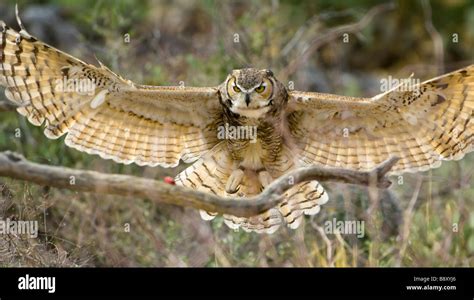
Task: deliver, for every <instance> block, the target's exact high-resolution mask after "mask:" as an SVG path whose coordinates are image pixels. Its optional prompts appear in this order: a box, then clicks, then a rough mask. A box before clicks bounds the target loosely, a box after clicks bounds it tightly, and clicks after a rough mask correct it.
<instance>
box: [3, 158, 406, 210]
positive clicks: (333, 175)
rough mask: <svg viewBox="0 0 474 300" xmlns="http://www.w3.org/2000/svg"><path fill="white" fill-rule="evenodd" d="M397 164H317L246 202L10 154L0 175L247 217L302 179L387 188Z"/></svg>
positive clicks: (392, 160) (275, 201)
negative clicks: (362, 167)
mask: <svg viewBox="0 0 474 300" xmlns="http://www.w3.org/2000/svg"><path fill="white" fill-rule="evenodd" d="M397 161H398V158H395V157H392V158H390V159H388V160H386V161H385V162H383V163H381V164H380V165H379V166H377V167H376V168H375V169H374V170H372V171H371V172H359V171H352V170H346V169H336V168H321V167H317V166H312V167H304V168H300V169H297V170H293V171H291V172H289V173H288V174H286V175H283V176H281V177H280V178H278V179H277V180H275V181H274V182H273V183H272V184H270V185H269V186H268V187H267V188H266V189H265V190H264V191H263V192H262V193H261V194H259V195H257V196H255V197H250V198H238V197H230V198H221V197H219V196H216V195H213V194H208V193H203V192H199V191H196V190H193V189H189V188H186V187H182V186H175V185H171V184H167V183H164V182H160V181H156V180H153V179H146V178H139V177H135V176H129V175H119V174H104V173H99V172H95V171H84V170H76V169H70V168H65V167H53V166H47V165H41V164H37V163H34V162H30V161H28V160H26V159H25V158H24V157H23V156H21V155H19V154H16V153H13V152H10V151H5V152H0V176H4V177H10V178H14V179H20V180H25V181H30V182H33V183H36V184H39V185H44V186H52V187H56V188H65V189H69V190H74V191H82V192H93V193H100V194H113V195H121V196H133V197H139V198H148V199H150V200H152V201H155V202H159V203H167V204H174V205H179V206H188V207H194V208H197V209H203V210H206V211H212V212H218V213H223V214H231V215H235V216H239V217H248V216H253V215H257V214H259V213H262V212H264V211H266V210H268V209H270V208H272V207H274V206H276V205H278V204H279V203H280V202H281V201H282V200H283V197H282V194H283V193H284V192H285V191H286V190H288V189H289V188H291V187H292V186H293V185H295V184H298V183H300V182H304V181H309V180H318V181H337V182H344V183H351V184H359V185H369V184H370V183H371V182H372V181H375V184H376V186H377V187H380V188H387V187H389V186H390V184H391V182H390V181H389V180H388V178H387V177H386V174H387V172H388V171H389V170H390V169H391V168H392V167H393V166H394V165H395V163H396V162H397ZM374 178H375V180H374Z"/></svg>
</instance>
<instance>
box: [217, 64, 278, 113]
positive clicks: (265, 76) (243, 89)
mask: <svg viewBox="0 0 474 300" xmlns="http://www.w3.org/2000/svg"><path fill="white" fill-rule="evenodd" d="M223 88H224V89H225V93H224V99H223V100H224V101H223V102H224V103H223V104H224V105H225V106H227V107H228V108H229V109H230V111H232V112H233V113H236V114H239V115H241V116H244V117H247V118H260V117H262V116H264V115H265V114H266V113H268V112H269V111H270V110H272V108H273V107H274V106H275V105H277V104H279V102H278V100H279V99H277V98H278V96H279V95H280V93H277V89H278V88H279V85H278V83H277V81H276V79H275V78H274V77H273V73H272V72H271V71H269V70H258V69H240V70H234V71H232V73H231V74H230V75H229V76H228V77H227V79H226V81H225V82H224V87H223Z"/></svg>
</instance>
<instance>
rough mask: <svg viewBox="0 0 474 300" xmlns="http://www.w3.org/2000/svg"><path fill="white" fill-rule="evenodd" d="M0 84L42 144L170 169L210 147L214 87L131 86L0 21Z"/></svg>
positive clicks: (215, 113) (215, 106) (214, 113)
mask: <svg viewBox="0 0 474 300" xmlns="http://www.w3.org/2000/svg"><path fill="white" fill-rule="evenodd" d="M20 26H21V23H20ZM0 85H1V86H4V87H6V89H5V94H6V96H7V98H8V99H10V100H11V101H13V102H14V103H16V104H18V105H19V108H18V109H17V110H18V112H19V113H20V114H22V115H24V116H26V117H27V118H28V120H29V121H30V122H31V123H33V124H34V125H37V126H40V125H44V126H45V130H44V133H45V135H46V136H47V137H48V138H52V139H55V138H58V137H60V136H62V135H65V134H66V138H65V142H66V144H67V145H68V146H70V147H73V148H76V149H78V150H80V151H85V152H87V153H90V154H98V155H100V156H101V157H103V158H106V159H113V160H115V161H117V162H121V163H132V162H134V163H137V164H139V165H149V166H156V165H161V166H165V167H170V166H175V165H177V164H178V163H179V159H180V158H181V159H183V160H184V161H186V162H192V161H194V160H196V159H198V158H199V157H200V156H201V155H202V154H203V153H204V152H206V151H207V150H209V149H210V148H212V146H214V145H215V144H216V138H215V134H213V132H214V131H212V130H210V128H209V127H210V126H211V124H213V122H214V121H215V118H218V117H219V112H218V108H219V96H218V91H217V88H194V87H153V86H143V85H137V84H134V83H133V82H131V81H129V80H125V79H123V78H122V77H120V76H118V75H116V74H114V73H113V72H112V71H110V70H109V69H108V68H106V67H105V66H103V65H102V64H101V65H100V67H96V66H93V65H90V64H87V63H85V62H82V61H81V60H79V59H77V58H74V57H72V56H70V55H68V54H66V53H64V52H61V51H59V50H57V49H55V48H53V47H51V46H49V45H47V44H45V43H43V42H41V41H38V40H37V39H36V38H34V37H32V36H31V35H29V34H28V33H27V32H26V31H25V30H24V29H22V30H21V31H20V32H16V31H15V30H13V29H11V28H9V27H7V26H6V25H5V24H4V23H3V22H1V21H0Z"/></svg>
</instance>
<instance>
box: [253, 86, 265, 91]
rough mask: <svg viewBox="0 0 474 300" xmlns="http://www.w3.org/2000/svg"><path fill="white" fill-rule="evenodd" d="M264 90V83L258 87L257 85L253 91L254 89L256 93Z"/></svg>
mask: <svg viewBox="0 0 474 300" xmlns="http://www.w3.org/2000/svg"><path fill="white" fill-rule="evenodd" d="M264 90H265V86H264V85H261V86H259V87H257V88H256V89H255V91H256V92H257V93H262V92H263V91H264Z"/></svg>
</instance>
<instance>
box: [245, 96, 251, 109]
mask: <svg viewBox="0 0 474 300" xmlns="http://www.w3.org/2000/svg"><path fill="white" fill-rule="evenodd" d="M245 104H247V107H249V104H250V95H249V94H245Z"/></svg>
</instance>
